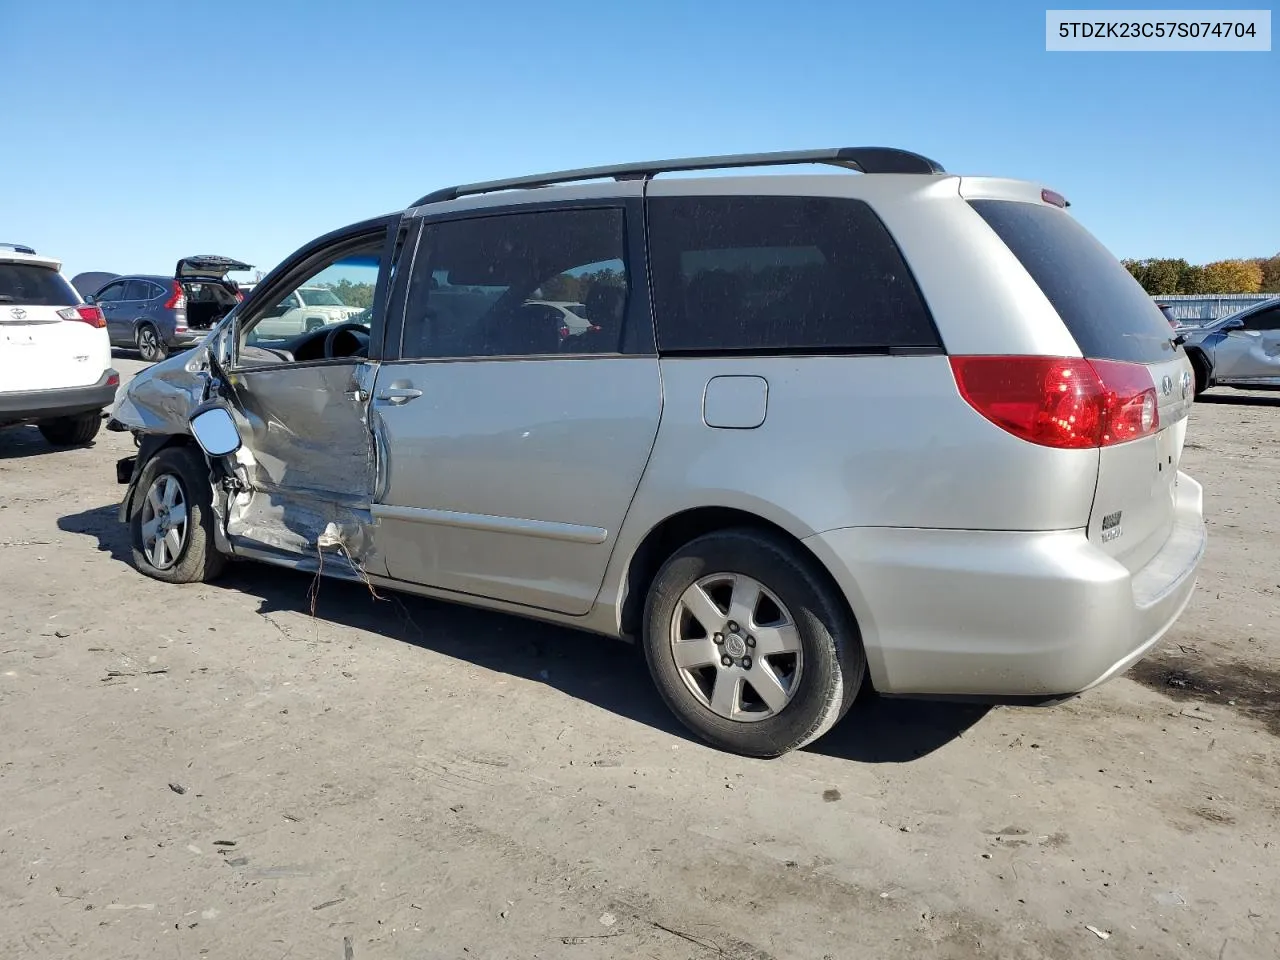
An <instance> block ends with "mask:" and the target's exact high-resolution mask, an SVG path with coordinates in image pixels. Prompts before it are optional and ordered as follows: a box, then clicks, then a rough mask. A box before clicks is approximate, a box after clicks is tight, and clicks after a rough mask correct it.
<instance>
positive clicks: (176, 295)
mask: <svg viewBox="0 0 1280 960" xmlns="http://www.w3.org/2000/svg"><path fill="white" fill-rule="evenodd" d="M186 305H187V295H186V294H185V293H183V292H182V284H180V283H179V282H178V281H177V280H175V281H173V289H172V290H171V291H170V293H169V299H168V300H166V301H165V302H164V308H165V309H166V310H174V309H177V308H178V307H185V306H186Z"/></svg>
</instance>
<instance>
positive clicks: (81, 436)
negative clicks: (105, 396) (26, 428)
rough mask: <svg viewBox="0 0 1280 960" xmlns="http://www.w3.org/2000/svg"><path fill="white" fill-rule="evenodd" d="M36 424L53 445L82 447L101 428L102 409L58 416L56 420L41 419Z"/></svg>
mask: <svg viewBox="0 0 1280 960" xmlns="http://www.w3.org/2000/svg"><path fill="white" fill-rule="evenodd" d="M37 426H38V427H39V428H40V432H41V433H42V434H44V438H45V439H46V440H48V441H49V443H51V444H53V445H54V446H55V447H82V446H84V445H85V444H87V443H89V442H90V441H91V440H92V439H93V438H94V437H96V436H97V435H98V431H99V430H100V429H102V411H101V410H94V411H93V412H92V413H79V414H76V415H75V416H74V417H58V418H57V419H56V420H41V421H40V422H39V423H38V424H37Z"/></svg>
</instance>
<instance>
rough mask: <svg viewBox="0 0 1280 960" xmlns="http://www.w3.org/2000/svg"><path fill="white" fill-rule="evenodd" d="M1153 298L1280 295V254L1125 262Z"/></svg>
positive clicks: (1123, 261) (1126, 266)
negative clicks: (1203, 260) (1200, 260)
mask: <svg viewBox="0 0 1280 960" xmlns="http://www.w3.org/2000/svg"><path fill="white" fill-rule="evenodd" d="M1121 263H1123V264H1124V265H1125V269H1127V270H1128V271H1129V272H1130V273H1131V274H1133V278H1134V279H1135V280H1137V281H1138V282H1139V283H1140V284H1142V288H1143V289H1144V290H1146V291H1147V293H1149V294H1151V295H1152V296H1153V297H1168V296H1174V295H1176V294H1191V295H1194V294H1214V293H1280V253H1277V254H1276V255H1275V256H1274V257H1255V258H1253V259H1251V260H1217V261H1215V262H1214V263H1206V264H1193V263H1188V262H1187V261H1186V260H1183V259H1181V258H1177V259H1173V258H1156V259H1150V260H1122V261H1121Z"/></svg>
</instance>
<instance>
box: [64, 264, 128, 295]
mask: <svg viewBox="0 0 1280 960" xmlns="http://www.w3.org/2000/svg"><path fill="white" fill-rule="evenodd" d="M118 276H120V274H118V273H106V272H104V271H102V270H91V271H90V272H88V273H77V274H76V275H75V276H74V277H72V278H71V286H73V287H75V289H76V293H78V294H80V296H82V297H91V296H93V295H94V294H95V293H97V292H98V291H99V290H101V289H102V288H103V287H105V286H106V285H107V284H108V283H110V282H111V281H112V280H114V279H115V278H116V277H118Z"/></svg>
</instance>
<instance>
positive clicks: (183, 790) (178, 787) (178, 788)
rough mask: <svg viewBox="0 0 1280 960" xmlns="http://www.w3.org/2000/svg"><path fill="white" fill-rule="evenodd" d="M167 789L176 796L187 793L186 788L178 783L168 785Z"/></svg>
mask: <svg viewBox="0 0 1280 960" xmlns="http://www.w3.org/2000/svg"><path fill="white" fill-rule="evenodd" d="M169 789H170V790H172V791H173V792H174V793H176V794H178V795H182V794H184V793H186V792H187V788H186V787H184V786H183V785H182V784H180V783H171V784H169Z"/></svg>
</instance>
